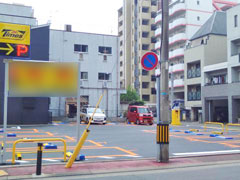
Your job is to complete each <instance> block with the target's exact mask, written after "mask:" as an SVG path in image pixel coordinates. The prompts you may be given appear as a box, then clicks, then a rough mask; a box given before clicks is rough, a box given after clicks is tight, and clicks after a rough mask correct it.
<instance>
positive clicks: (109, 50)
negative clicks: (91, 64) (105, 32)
mask: <svg viewBox="0 0 240 180" xmlns="http://www.w3.org/2000/svg"><path fill="white" fill-rule="evenodd" d="M98 52H99V53H102V54H112V48H111V47H105V46H99V47H98Z"/></svg>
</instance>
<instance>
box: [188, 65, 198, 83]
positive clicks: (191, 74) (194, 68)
mask: <svg viewBox="0 0 240 180" xmlns="http://www.w3.org/2000/svg"><path fill="white" fill-rule="evenodd" d="M198 77H201V66H200V62H196V63H188V64H187V78H188V79H191V78H198Z"/></svg>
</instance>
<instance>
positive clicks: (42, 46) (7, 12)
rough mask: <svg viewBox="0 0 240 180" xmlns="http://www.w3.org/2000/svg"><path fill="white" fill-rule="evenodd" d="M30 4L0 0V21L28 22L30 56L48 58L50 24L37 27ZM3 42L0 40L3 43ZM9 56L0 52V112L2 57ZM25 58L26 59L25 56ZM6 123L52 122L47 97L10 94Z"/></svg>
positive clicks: (2, 73)
mask: <svg viewBox="0 0 240 180" xmlns="http://www.w3.org/2000/svg"><path fill="white" fill-rule="evenodd" d="M33 15H34V14H33V9H32V7H30V6H24V5H18V4H5V3H0V22H4V23H13V24H23V25H30V26H31V32H30V59H31V60H43V61H48V60H49V26H41V27H36V25H37V20H36V18H34V16H33ZM2 44H3V43H1V46H2ZM8 58H9V59H12V58H13V57H9V56H0V74H1V76H0V82H1V83H0V95H1V97H0V99H1V101H0V114H1V115H2V114H3V105H4V102H3V99H4V98H3V97H4V72H5V64H4V63H3V59H8ZM25 60H28V59H25ZM8 107H11V108H8V113H7V121H8V124H15V125H21V124H47V123H49V122H51V116H50V115H49V111H48V108H49V98H40V97H9V98H8ZM2 122H3V116H0V123H2Z"/></svg>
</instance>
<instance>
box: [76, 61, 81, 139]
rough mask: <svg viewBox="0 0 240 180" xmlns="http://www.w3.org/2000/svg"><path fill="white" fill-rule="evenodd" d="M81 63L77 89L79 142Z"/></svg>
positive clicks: (78, 132)
mask: <svg viewBox="0 0 240 180" xmlns="http://www.w3.org/2000/svg"><path fill="white" fill-rule="evenodd" d="M80 77H81V72H80V62H78V87H77V88H78V89H77V142H78V141H79V139H80Z"/></svg>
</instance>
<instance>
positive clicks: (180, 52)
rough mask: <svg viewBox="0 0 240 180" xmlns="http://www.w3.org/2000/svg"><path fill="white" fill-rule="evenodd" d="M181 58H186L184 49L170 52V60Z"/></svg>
mask: <svg viewBox="0 0 240 180" xmlns="http://www.w3.org/2000/svg"><path fill="white" fill-rule="evenodd" d="M179 56H184V48H179V49H176V50H174V51H171V52H169V59H174V58H175V57H179Z"/></svg>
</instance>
